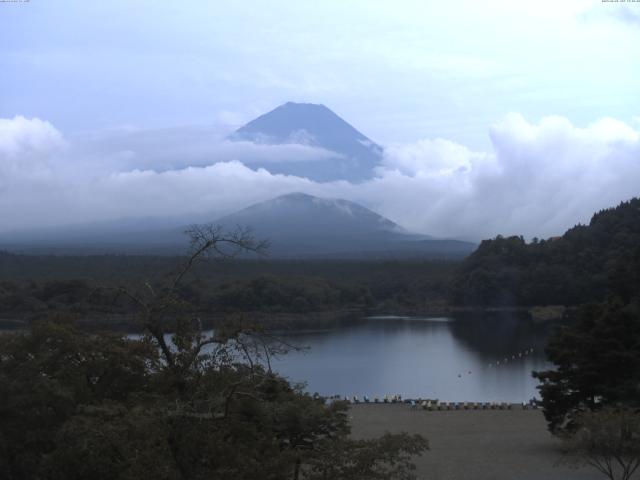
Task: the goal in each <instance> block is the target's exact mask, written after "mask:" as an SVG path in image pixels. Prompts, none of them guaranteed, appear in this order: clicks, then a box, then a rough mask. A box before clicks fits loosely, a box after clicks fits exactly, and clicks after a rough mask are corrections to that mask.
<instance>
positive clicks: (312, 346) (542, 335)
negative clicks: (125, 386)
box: [130, 315, 551, 402]
mask: <svg viewBox="0 0 640 480" xmlns="http://www.w3.org/2000/svg"><path fill="white" fill-rule="evenodd" d="M550 330H551V327H550V326H548V325H538V324H534V323H531V322H528V321H524V320H522V319H516V318H510V317H509V316H504V315H501V316H498V315H494V316H485V317H484V318H474V319H461V318H458V319H456V318H452V317H419V316H416V317H402V316H393V315H389V316H378V317H368V318H365V319H360V320H356V321H348V322H344V323H341V324H339V325H332V326H331V328H329V329H325V330H320V331H316V332H296V333H284V334H280V337H282V338H283V339H284V340H285V341H286V342H288V343H291V344H294V345H296V346H300V347H307V348H306V349H305V350H303V351H291V352H289V353H288V354H286V355H282V356H279V357H276V358H273V359H272V361H271V363H272V367H273V369H274V370H275V371H277V372H278V373H280V374H281V375H283V376H285V377H287V378H288V379H289V380H291V381H293V382H306V384H307V387H306V389H307V390H308V391H309V392H310V393H313V392H318V393H320V394H321V395H327V396H329V395H340V396H342V397H344V396H349V397H352V396H353V395H357V396H358V397H359V398H363V396H364V395H367V396H369V397H370V398H372V399H373V397H375V396H378V397H380V398H382V397H384V395H395V394H401V395H402V396H403V398H417V397H422V398H437V399H439V400H441V401H455V402H461V401H472V402H490V401H497V402H523V401H528V400H529V399H531V398H532V397H534V396H535V397H538V398H539V395H538V392H537V390H536V385H537V381H536V380H535V379H534V378H533V377H532V376H531V372H532V371H533V370H545V369H548V368H550V367H551V365H550V364H549V363H547V362H546V360H545V356H544V346H545V344H546V341H547V338H548V337H549V334H550ZM208 333H211V332H208ZM138 337H139V335H130V338H138ZM170 337H171V336H170V335H167V341H169V342H170ZM505 360H506V362H505ZM498 362H499V364H498Z"/></svg>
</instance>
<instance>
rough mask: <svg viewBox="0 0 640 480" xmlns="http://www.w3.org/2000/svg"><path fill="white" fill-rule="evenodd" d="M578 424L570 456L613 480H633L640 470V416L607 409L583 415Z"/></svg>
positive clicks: (628, 410)
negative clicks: (575, 456)
mask: <svg viewBox="0 0 640 480" xmlns="http://www.w3.org/2000/svg"><path fill="white" fill-rule="evenodd" d="M576 423H577V425H578V428H577V430H576V432H575V433H574V434H573V435H571V436H569V437H568V439H567V447H568V452H569V453H572V454H574V455H577V458H578V459H579V461H580V462H584V463H586V464H587V465H590V466H592V467H594V468H595V469H597V470H598V471H599V472H601V473H602V474H603V475H605V476H606V477H607V478H609V479H610V480H616V479H617V478H619V479H620V480H629V479H630V478H631V477H632V476H633V474H634V473H635V472H636V471H637V470H638V467H640V412H638V411H637V410H633V409H625V408H612V407H607V408H604V409H602V410H599V411H595V412H584V413H582V414H580V415H579V417H578V418H577V419H576Z"/></svg>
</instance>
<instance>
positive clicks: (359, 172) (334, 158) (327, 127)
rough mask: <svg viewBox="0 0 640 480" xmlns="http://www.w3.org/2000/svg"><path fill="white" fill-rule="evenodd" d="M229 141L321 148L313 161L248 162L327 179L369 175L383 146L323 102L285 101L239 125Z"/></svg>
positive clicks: (270, 168) (272, 168)
mask: <svg viewBox="0 0 640 480" xmlns="http://www.w3.org/2000/svg"><path fill="white" fill-rule="evenodd" d="M229 139H230V140H232V141H249V142H253V143H260V144H268V145H285V144H301V145H306V146H309V147H314V148H316V149H321V151H323V152H322V153H324V155H321V156H319V157H318V158H317V159H314V160H304V159H301V160H300V161H292V160H287V161H282V162H274V161H270V162H269V163H263V164H260V163H251V164H250V165H251V166H252V167H261V168H265V169H267V170H269V171H270V172H271V173H282V174H287V175H296V176H301V177H306V178H309V179H311V180H315V181H319V182H326V181H333V180H348V181H351V182H359V181H363V180H366V179H368V178H371V176H372V173H373V168H374V167H375V166H376V165H377V163H378V162H379V161H380V158H381V156H382V148H381V147H380V146H379V145H376V144H375V143H374V142H373V141H371V140H370V139H369V138H367V137H366V136H364V135H363V134H362V133H360V132H359V131H358V130H356V129H355V128H354V127H352V126H351V125H349V124H348V123H347V122H346V121H344V120H343V119H342V118H340V117H339V116H338V115H336V114H335V113H334V112H332V111H331V110H330V109H328V108H327V107H325V106H324V105H317V104H312V103H293V102H288V103H285V104H284V105H280V106H279V107H277V108H276V109H274V110H272V111H270V112H268V113H265V114H264V115H261V116H260V117H258V118H256V119H255V120H252V121H250V122H249V123H247V124H246V125H245V126H243V127H241V128H239V129H238V130H236V131H235V133H233V134H232V135H231V136H230V137H229Z"/></svg>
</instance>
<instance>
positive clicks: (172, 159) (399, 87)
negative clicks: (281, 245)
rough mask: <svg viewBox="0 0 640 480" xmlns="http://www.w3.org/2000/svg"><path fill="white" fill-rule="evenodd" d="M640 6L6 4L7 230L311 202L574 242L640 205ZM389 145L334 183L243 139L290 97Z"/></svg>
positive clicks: (294, 151)
mask: <svg viewBox="0 0 640 480" xmlns="http://www.w3.org/2000/svg"><path fill="white" fill-rule="evenodd" d="M639 12H640V3H626V4H620V3H607V2H601V1H600V0H562V1H557V0H554V1H551V0H535V1H524V0H523V1H514V0H484V1H482V2H478V1H475V0H473V1H472V0H468V1H451V2H442V1H425V0H421V1H419V0H415V1H401V0H398V1H394V2H388V1H371V0H368V1H345V0H342V1H323V2H300V1H293V0H290V1H283V0H269V1H267V0H264V1H262V0H253V1H251V2H249V1H234V2H223V1H215V2H205V1H200V2H196V1H193V2H178V1H174V2H169V1H167V2H159V1H150V0H149V1H133V0H111V1H109V2H91V1H87V0H83V1H75V0H56V1H45V0H31V1H30V2H25V3H12V2H8V3H1V2H0V217H1V218H2V219H3V222H2V225H1V226H0V230H9V229H12V228H23V227H28V226H34V225H44V224H60V223H69V222H79V221H89V220H95V219H108V218H117V217H123V216H160V215H174V216H183V215H184V216H186V215H188V214H200V215H202V214H205V215H209V216H211V217H215V215H219V214H223V213H228V212H230V211H233V210H234V209H237V208H241V207H244V206H246V205H248V204H250V203H252V202H256V201H261V200H266V199H268V198H271V197H273V196H275V195H278V194H284V193H289V192H291V191H305V192H307V193H310V194H315V195H320V196H331V197H341V198H347V199H350V200H354V201H357V202H361V203H363V204H364V205H366V206H368V207H370V208H373V209H374V210H376V211H377V212H379V213H381V214H383V215H386V216H388V217H389V218H391V219H392V220H394V221H396V222H398V223H400V224H401V225H403V226H405V227H407V228H410V229H412V230H416V231H420V232H424V233H430V234H434V235H439V236H454V237H463V238H472V239H478V238H483V237H489V236H494V235H496V234H498V233H502V234H516V233H518V234H519V233H522V234H525V235H528V236H534V235H537V236H548V235H555V234H558V233H562V231H564V229H566V228H567V227H570V226H572V225H574V224H575V223H577V222H579V221H580V222H584V221H588V219H589V217H590V215H591V214H592V213H593V211H595V210H597V209H600V208H604V207H607V206H612V205H614V204H616V203H617V202H619V201H621V200H624V199H628V198H629V197H631V196H634V195H639V194H640V190H639V187H638V185H640V101H639V100H640V87H638V78H640V56H639V55H638V54H637V52H638V51H640V24H639V22H638V18H640V17H639ZM290 100H291V101H298V102H313V103H323V104H325V105H327V106H328V107H330V108H331V109H332V110H334V111H335V112H336V113H337V114H339V115H340V116H342V117H343V118H344V119H345V120H347V121H348V122H350V123H351V124H352V125H354V126H355V127H356V128H357V129H358V130H360V131H361V132H362V133H364V134H365V135H367V136H368V137H370V138H371V139H372V140H374V141H376V142H378V143H380V144H382V145H384V146H386V147H387V151H386V153H385V157H384V160H383V162H382V164H381V165H380V166H379V167H378V168H377V170H376V177H375V178H374V180H371V181H368V182H364V183H362V184H359V185H352V184H350V183H348V182H344V181H340V182H333V183H325V184H319V183H315V182H312V181H310V180H307V179H304V178H298V177H292V176H283V175H272V174H270V173H269V172H268V171H266V170H260V171H254V170H252V169H250V168H248V167H250V164H251V162H250V161H249V160H250V159H251V158H259V159H261V161H262V163H264V162H267V163H268V161H269V159H271V158H278V159H281V160H282V159H291V161H296V159H298V158H307V159H318V161H321V160H322V158H324V157H323V156H324V154H325V153H326V152H323V151H318V150H316V149H313V148H306V147H299V148H298V147H296V146H285V147H278V146H255V145H250V144H247V143H246V142H245V143H242V142H241V143H240V144H235V145H231V144H230V143H229V142H225V141H224V140H223V138H224V134H225V133H228V132H230V131H232V129H233V128H234V127H236V126H239V125H241V124H243V123H245V122H247V121H249V120H251V119H252V118H254V117H255V116H257V115H259V114H262V113H265V112H266V111H268V110H270V109H272V108H274V107H276V106H277V105H279V104H281V103H284V102H286V101H290Z"/></svg>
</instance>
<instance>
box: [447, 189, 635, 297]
mask: <svg viewBox="0 0 640 480" xmlns="http://www.w3.org/2000/svg"><path fill="white" fill-rule="evenodd" d="M639 287H640V199H638V198H634V199H632V200H630V201H628V202H622V203H621V204H620V205H618V206H617V207H615V208H610V209H606V210H602V211H600V212H598V213H596V214H595V215H593V217H592V219H591V221H590V222H589V224H588V225H577V226H575V227H573V228H571V229H570V230H568V231H567V232H566V233H565V234H564V235H563V236H561V237H554V238H550V239H547V240H538V239H535V238H534V239H533V240H532V241H531V242H528V243H527V242H526V241H525V240H524V238H522V237H506V238H505V237H501V236H498V237H497V238H495V239H493V240H485V241H483V242H482V243H481V244H480V246H479V247H478V249H477V250H476V251H475V252H474V253H473V254H471V255H470V256H469V257H468V258H467V259H465V260H464V262H463V263H462V265H461V266H460V268H459V270H458V272H457V274H456V277H455V279H454V281H453V282H452V286H451V300H452V301H453V303H455V304H462V305H478V306H515V305H519V306H522V305H580V304H583V303H588V302H594V301H601V300H604V299H605V298H606V297H608V296H609V295H611V294H615V295H616V296H618V297H620V299H621V300H622V301H623V302H628V301H629V299H630V298H631V297H632V296H633V295H634V293H635V292H637V291H638V288H639Z"/></svg>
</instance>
